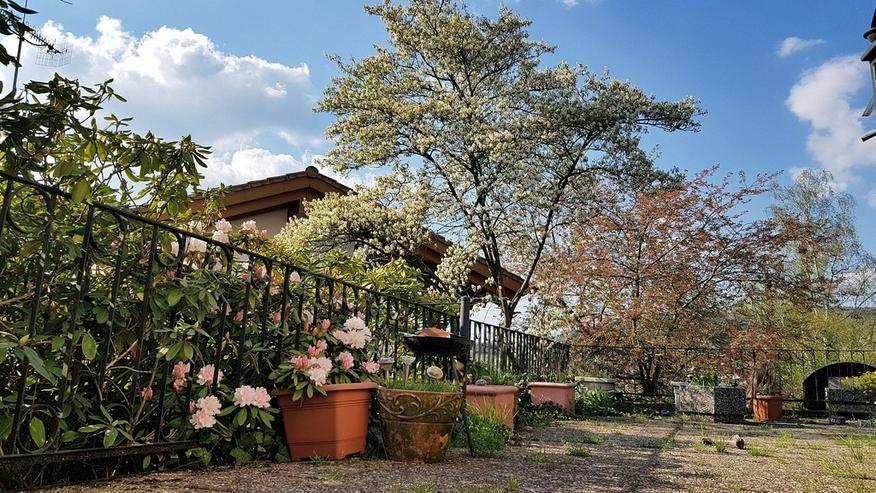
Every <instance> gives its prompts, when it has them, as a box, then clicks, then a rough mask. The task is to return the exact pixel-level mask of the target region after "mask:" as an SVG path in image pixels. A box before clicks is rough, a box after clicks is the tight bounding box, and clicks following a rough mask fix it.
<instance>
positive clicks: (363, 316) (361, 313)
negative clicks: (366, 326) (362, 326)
mask: <svg viewBox="0 0 876 493" xmlns="http://www.w3.org/2000/svg"><path fill="white" fill-rule="evenodd" d="M356 316H357V317H359V318H361V319H362V320H365V313H363V312H359V313H357V314H356Z"/></svg>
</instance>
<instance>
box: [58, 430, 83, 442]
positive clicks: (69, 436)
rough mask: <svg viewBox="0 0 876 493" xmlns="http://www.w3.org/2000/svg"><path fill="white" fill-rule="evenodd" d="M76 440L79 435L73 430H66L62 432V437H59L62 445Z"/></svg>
mask: <svg viewBox="0 0 876 493" xmlns="http://www.w3.org/2000/svg"><path fill="white" fill-rule="evenodd" d="M77 438H79V433H76V432H75V431H73V430H67V431H65V432H64V434H63V435H61V441H62V442H64V443H69V442H72V441H73V440H76V439H77Z"/></svg>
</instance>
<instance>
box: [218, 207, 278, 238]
mask: <svg viewBox="0 0 876 493" xmlns="http://www.w3.org/2000/svg"><path fill="white" fill-rule="evenodd" d="M288 215H289V211H288V209H286V208H285V207H284V208H282V209H274V210H272V211H266V212H260V213H258V214H252V215H249V216H243V217H237V218H234V219H231V220H230V222H231V224H232V225H234V227H235V229H236V228H237V227H239V226H240V225H241V224H243V222H244V221H249V220H254V221H255V222H256V224H258V227H259V231H261V230H263V229H267V230H268V235H269V236H274V235H276V234H277V233H279V232H280V230H282V229H283V226H285V225H286V222H287V220H288V218H287V216H288Z"/></svg>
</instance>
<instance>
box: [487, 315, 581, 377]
mask: <svg viewBox="0 0 876 493" xmlns="http://www.w3.org/2000/svg"><path fill="white" fill-rule="evenodd" d="M470 337H471V339H472V354H471V358H472V361H474V362H476V363H482V364H484V365H487V366H491V367H493V368H496V369H498V370H499V371H502V372H514V373H520V374H530V375H543V376H547V375H551V374H557V373H565V372H566V370H567V368H568V364H569V362H570V359H571V349H572V347H571V346H569V345H568V344H563V343H561V342H557V341H554V340H552V339H549V338H546V337H541V336H537V335H534V334H528V333H526V332H520V331H517V330H512V329H507V328H505V327H500V326H498V325H492V324H488V323H485V322H477V321H472V322H471V332H470Z"/></svg>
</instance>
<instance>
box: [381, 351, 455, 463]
mask: <svg viewBox="0 0 876 493" xmlns="http://www.w3.org/2000/svg"><path fill="white" fill-rule="evenodd" d="M426 373H427V375H428V378H427V379H425V380H414V379H407V378H405V379H404V380H402V379H395V380H389V379H387V381H386V382H384V384H383V385H382V386H381V387H380V388H379V389H377V403H378V405H379V411H380V420H381V423H382V427H383V442H384V445H385V447H386V453H387V455H388V456H389V458H390V459H391V460H402V461H416V462H438V461H441V460H444V456H445V454H446V452H447V446H448V445H449V443H450V437H451V434H452V433H453V427H454V424H455V423H456V418H457V416H458V415H459V409H460V406H461V405H462V391H461V389H460V386H459V384H457V383H454V382H447V381H444V380H441V378H442V377H443V373H442V372H441V369H440V368H438V367H436V366H432V367H429V368H428V369H427V371H426Z"/></svg>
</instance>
